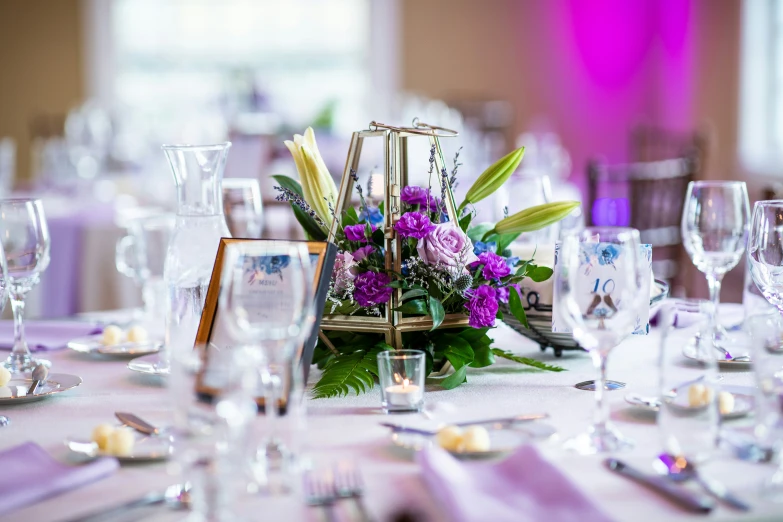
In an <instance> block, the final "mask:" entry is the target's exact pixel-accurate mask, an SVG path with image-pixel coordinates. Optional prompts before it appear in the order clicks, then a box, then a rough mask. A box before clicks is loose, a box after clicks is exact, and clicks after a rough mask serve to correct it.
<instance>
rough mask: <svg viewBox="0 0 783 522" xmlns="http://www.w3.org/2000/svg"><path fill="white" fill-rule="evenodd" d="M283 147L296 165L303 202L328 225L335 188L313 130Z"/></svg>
mask: <svg viewBox="0 0 783 522" xmlns="http://www.w3.org/2000/svg"><path fill="white" fill-rule="evenodd" d="M285 146H286V147H288V150H289V152H291V156H293V158H294V163H296V170H297V172H299V180H300V182H301V183H302V193H303V196H304V199H305V201H306V202H307V204H308V205H310V206H311V207H312V209H313V210H314V211H315V213H316V214H318V217H319V218H321V219H322V220H323V222H324V223H327V224H330V223H331V222H332V219H333V218H334V216H333V215H332V212H331V210H329V204H331V205H332V208H334V206H335V201H337V186H336V185H335V184H334V179H332V176H331V174H329V169H327V168H326V163H324V160H323V158H322V157H321V153H320V151H319V150H318V145H317V144H316V142H315V133H314V132H313V128H312V127H308V128H307V130H306V131H305V133H304V136H302V135H301V134H294V141H290V140H287V141H286V142H285Z"/></svg>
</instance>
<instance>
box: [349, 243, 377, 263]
mask: <svg viewBox="0 0 783 522" xmlns="http://www.w3.org/2000/svg"><path fill="white" fill-rule="evenodd" d="M374 250H375V247H374V246H373V245H365V246H363V247H361V248H357V249H356V250H354V251H353V260H354V261H357V262H358V261H361V260H362V259H364V258H365V257H367V256H369V255H370V254H372V253H373V251H374Z"/></svg>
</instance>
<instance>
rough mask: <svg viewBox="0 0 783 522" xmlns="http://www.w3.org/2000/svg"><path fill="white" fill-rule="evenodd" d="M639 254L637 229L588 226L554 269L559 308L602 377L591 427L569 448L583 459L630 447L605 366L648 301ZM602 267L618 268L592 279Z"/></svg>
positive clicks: (568, 242) (573, 237)
mask: <svg viewBox="0 0 783 522" xmlns="http://www.w3.org/2000/svg"><path fill="white" fill-rule="evenodd" d="M639 252H640V243H639V231H638V230H635V229H632V228H620V227H618V228H611V227H607V228H595V227H590V228H586V229H584V230H582V231H580V232H573V233H570V234H568V235H567V236H566V237H565V238H564V240H563V242H562V245H561V249H560V252H559V254H558V262H557V263H556V264H555V283H554V285H555V297H554V303H555V306H556V307H558V309H559V310H558V311H559V312H560V315H561V316H562V317H563V319H564V321H565V323H566V325H567V326H568V327H569V328H570V329H571V331H572V332H573V335H574V338H575V339H576V340H577V341H578V342H579V345H580V346H581V347H583V348H584V349H585V350H587V351H588V352H590V355H591V357H592V359H593V364H594V365H595V369H596V372H597V374H598V379H597V380H596V386H595V400H596V407H595V414H594V421H593V425H592V426H591V427H590V428H589V430H588V431H587V432H586V433H583V434H582V435H579V436H577V437H576V438H574V439H571V440H569V441H568V442H567V443H566V447H567V448H568V449H573V450H575V451H577V452H579V453H582V454H592V453H601V452H610V451H615V450H620V449H623V448H626V447H629V446H631V445H632V442H631V441H629V440H628V439H626V438H625V437H624V436H623V435H622V434H620V433H619V432H618V431H617V430H616V428H615V427H614V426H613V425H612V424H611V422H610V421H609V410H608V405H607V402H606V398H605V394H606V365H607V360H608V357H609V352H610V351H611V350H612V349H613V348H614V347H615V346H617V345H618V344H620V342H621V341H622V340H623V339H625V338H626V337H627V336H629V335H631V333H633V331H634V329H635V326H636V322H637V319H638V314H639V311H640V310H641V309H642V307H643V305H644V300H645V299H647V296H648V290H647V285H646V280H647V279H646V277H645V271H644V268H643V263H642V262H641V260H640V254H639ZM599 263H600V264H604V265H605V264H607V263H611V264H612V265H613V266H614V268H615V270H613V271H612V277H611V278H607V279H606V280H599V279H597V278H595V277H591V276H590V275H589V274H590V269H591V266H595V265H598V264H599Z"/></svg>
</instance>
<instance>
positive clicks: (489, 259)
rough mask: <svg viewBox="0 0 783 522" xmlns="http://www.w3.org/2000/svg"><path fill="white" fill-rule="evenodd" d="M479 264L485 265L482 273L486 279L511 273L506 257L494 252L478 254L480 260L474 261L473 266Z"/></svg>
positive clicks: (489, 279) (497, 277)
mask: <svg viewBox="0 0 783 522" xmlns="http://www.w3.org/2000/svg"><path fill="white" fill-rule="evenodd" d="M478 265H484V268H483V269H482V271H481V275H483V276H484V279H486V280H487V281H491V280H493V279H500V278H501V277H506V276H507V275H508V274H510V273H511V268H509V266H508V264H507V263H506V258H504V257H501V256H499V255H497V254H496V253H494V252H482V253H481V254H480V255H479V256H478V261H477V262H475V263H473V266H478Z"/></svg>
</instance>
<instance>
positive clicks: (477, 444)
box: [462, 426, 490, 451]
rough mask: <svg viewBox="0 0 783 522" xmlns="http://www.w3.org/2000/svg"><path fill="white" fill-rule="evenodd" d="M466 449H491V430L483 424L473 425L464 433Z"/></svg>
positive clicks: (463, 444)
mask: <svg viewBox="0 0 783 522" xmlns="http://www.w3.org/2000/svg"><path fill="white" fill-rule="evenodd" d="M462 446H463V449H464V451H489V448H490V442H489V432H488V431H487V430H486V429H485V428H484V427H482V426H471V427H469V428H468V429H466V430H465V433H464V434H463V435H462Z"/></svg>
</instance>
